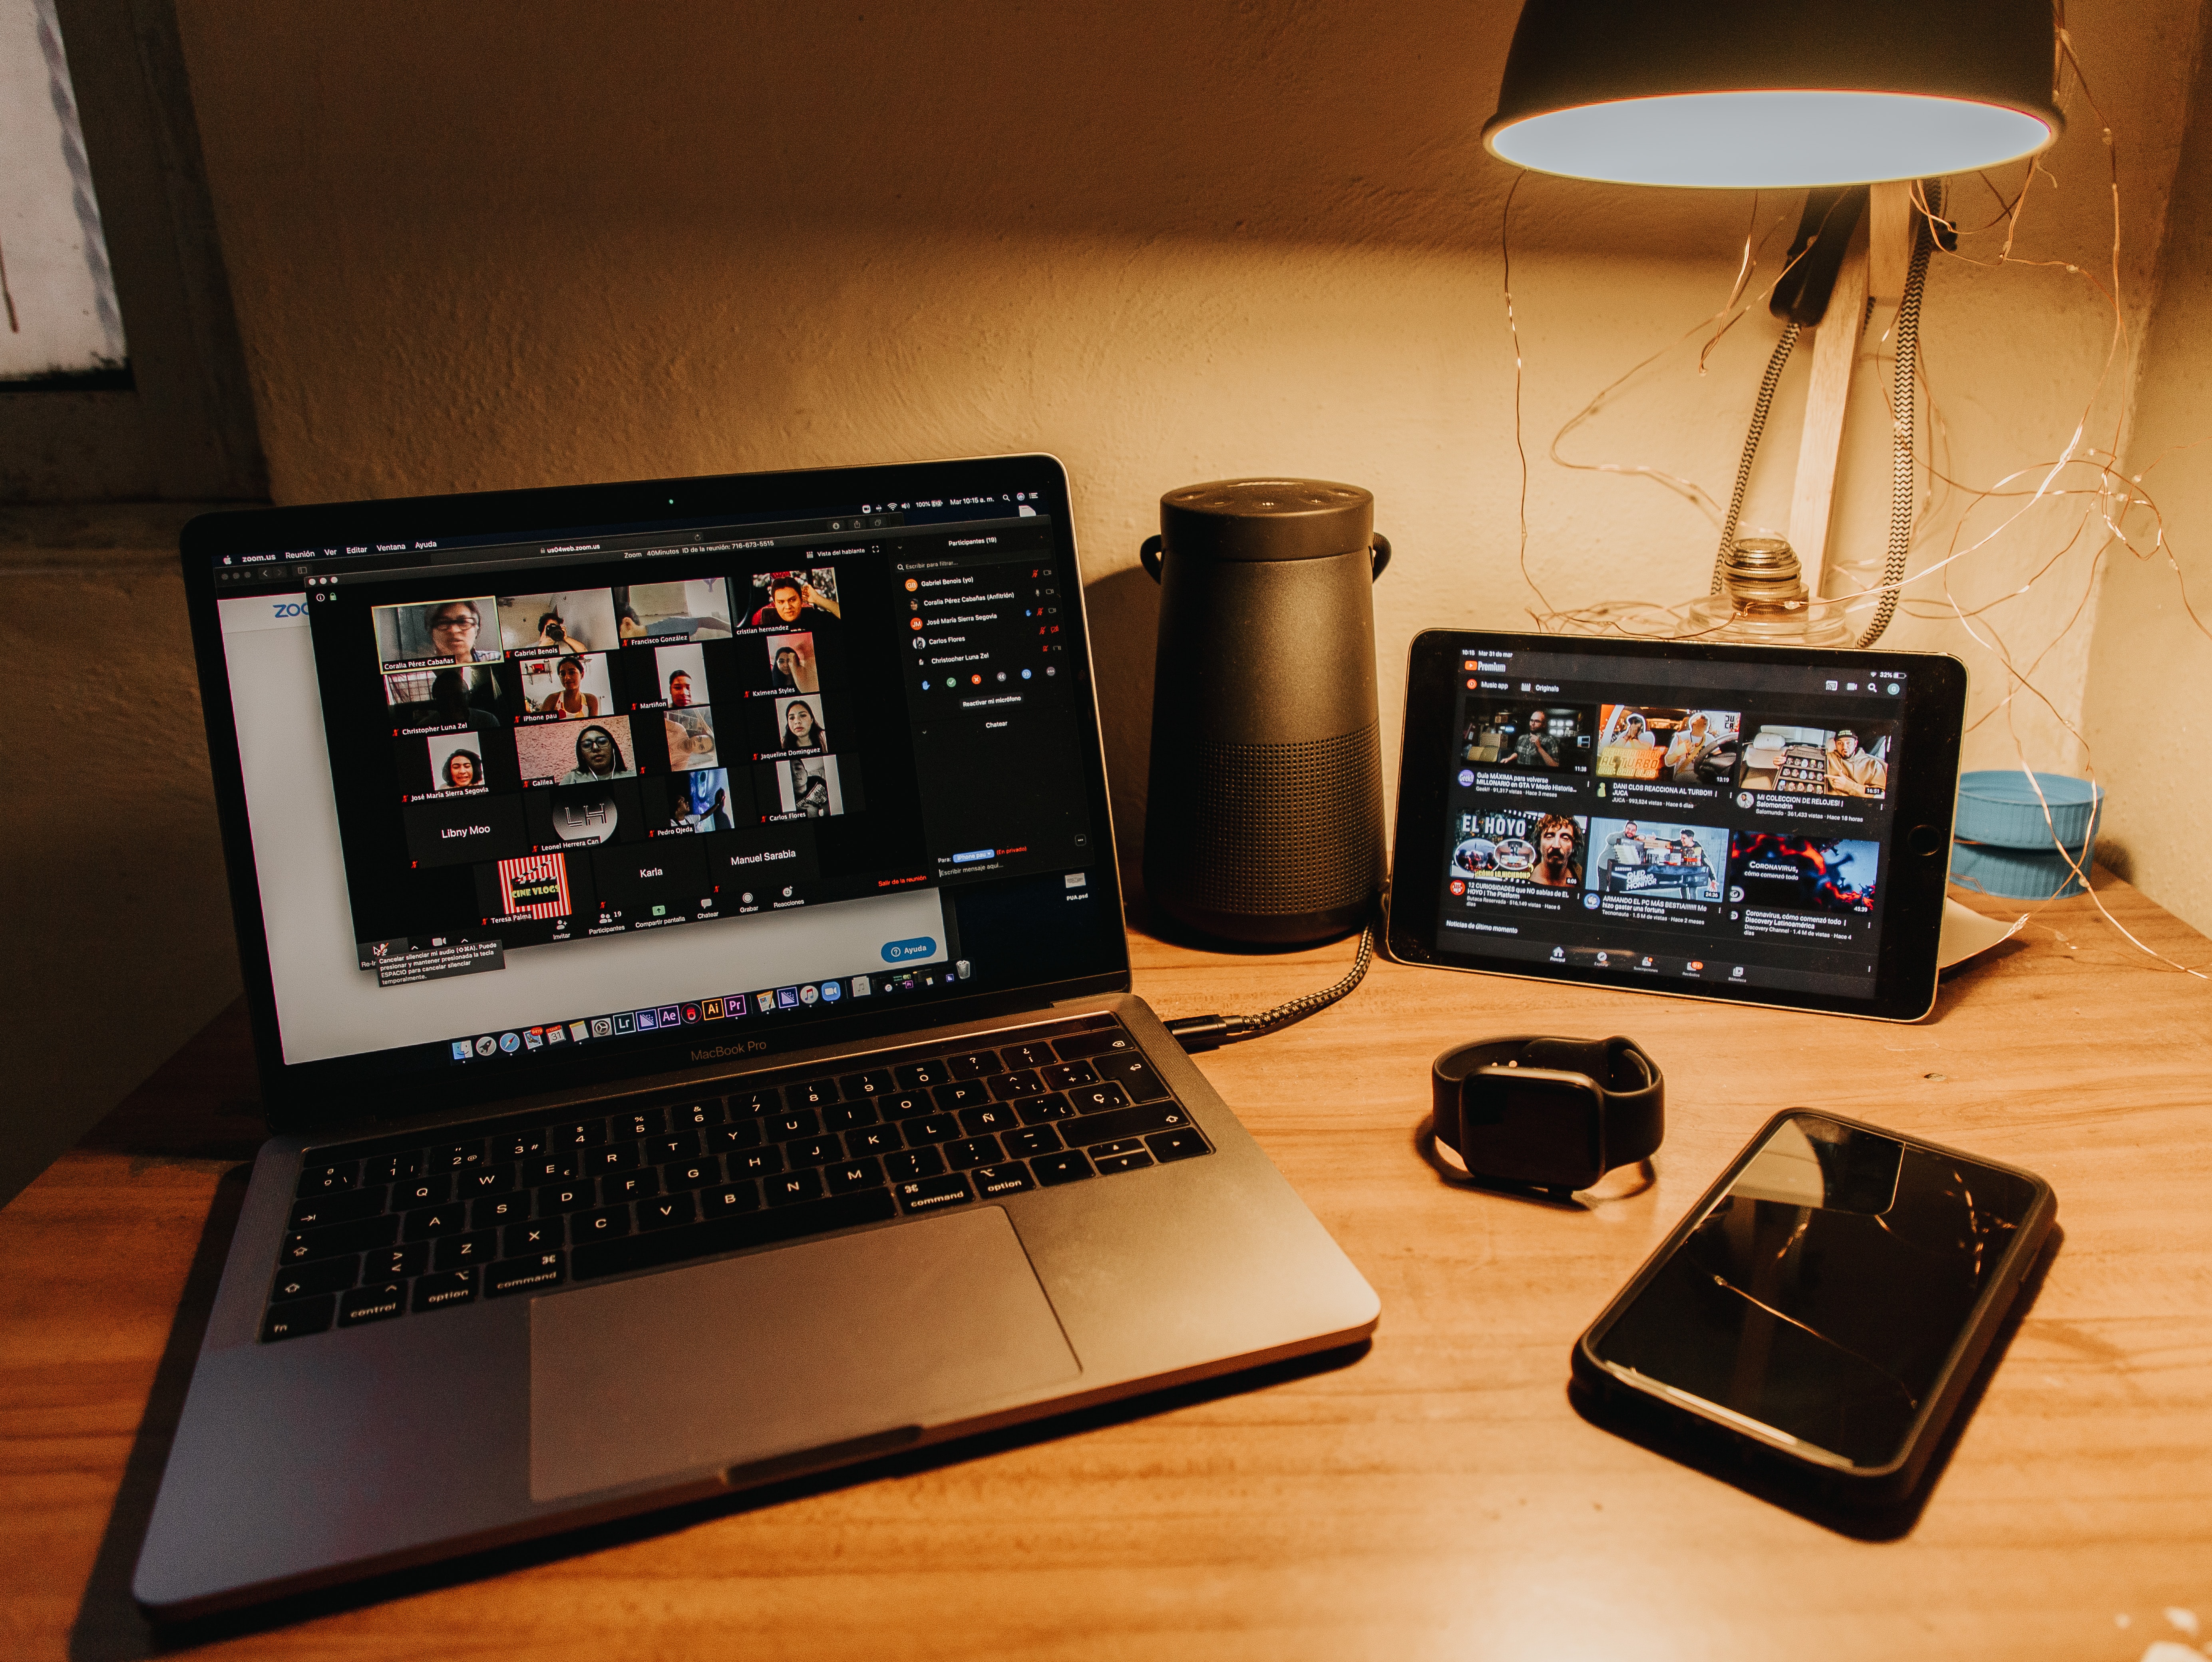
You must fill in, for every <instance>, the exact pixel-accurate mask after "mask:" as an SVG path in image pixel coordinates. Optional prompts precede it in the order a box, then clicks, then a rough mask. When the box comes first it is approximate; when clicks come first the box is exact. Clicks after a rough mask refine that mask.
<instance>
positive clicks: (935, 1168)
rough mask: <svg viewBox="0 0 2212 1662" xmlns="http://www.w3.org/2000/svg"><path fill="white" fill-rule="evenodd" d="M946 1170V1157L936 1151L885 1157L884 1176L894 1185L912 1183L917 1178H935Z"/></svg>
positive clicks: (926, 1150)
mask: <svg viewBox="0 0 2212 1662" xmlns="http://www.w3.org/2000/svg"><path fill="white" fill-rule="evenodd" d="M944 1169H945V1156H943V1155H941V1154H939V1153H938V1151H937V1150H936V1149H911V1150H909V1151H908V1152H907V1153H904V1154H887V1155H885V1156H884V1176H886V1177H888V1178H890V1180H891V1181H892V1182H894V1183H901V1182H911V1181H912V1180H914V1179H915V1178H917V1177H935V1176H936V1175H937V1174H939V1172H941V1171H943V1170H944Z"/></svg>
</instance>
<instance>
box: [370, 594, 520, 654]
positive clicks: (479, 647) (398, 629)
mask: <svg viewBox="0 0 2212 1662" xmlns="http://www.w3.org/2000/svg"><path fill="white" fill-rule="evenodd" d="M496 616H497V608H496V607H495V604H494V602H493V600H492V597H490V596H489V595H476V596H472V597H471V596H458V597H454V598H453V599H451V600H430V601H415V602H411V603H410V604H406V605H404V606H373V607H371V608H370V609H369V617H370V621H371V623H372V626H373V627H374V628H375V630H376V657H377V661H378V662H379V663H380V664H383V665H384V666H385V668H386V669H387V670H392V669H402V670H410V669H433V670H435V669H437V668H439V667H440V666H441V665H444V664H452V665H454V666H457V667H458V666H462V665H465V664H489V663H495V662H496V661H497V660H498V659H499V658H500V656H501V653H500V646H499V641H498V640H497V638H496V636H495V633H494V631H495V627H496V625H495V618H496Z"/></svg>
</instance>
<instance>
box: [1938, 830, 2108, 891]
mask: <svg viewBox="0 0 2212 1662" xmlns="http://www.w3.org/2000/svg"><path fill="white" fill-rule="evenodd" d="M2069 852H2071V853H2072V854H2073V856H2074V858H2075V861H2076V862H2077V863H2078V864H2080V866H2081V870H2084V871H2087V870H2088V869H2089V849H2088V846H2087V844H2084V845H2082V846H2081V847H2079V848H2075V849H2072V850H2069ZM1951 881H1952V882H1953V883H1956V884H1958V885H1959V887H1960V888H1961V889H1972V890H1974V891H1975V892H1976V893H1977V894H1981V895H1997V896H1999V897H2001V898H2002V899H2004V900H2008V901H2057V900H2063V899H2065V897H2066V896H2067V895H2079V894H2081V892H2082V889H2083V884H2082V883H2081V879H2080V878H2079V877H2077V876H2075V875H2074V868H2073V867H2072V866H2070V865H2069V864H2067V863H2066V860H2065V858H2064V857H2063V856H2062V855H2061V854H2060V853H2059V852H2058V851H2057V849H2056V848H2048V849H2047V852H2044V853H2040V854H2033V853H2030V852H2027V850H2025V849H2021V848H2000V847H1998V846H1996V845H1995V844H1993V843H1966V842H1954V843H1953V844H1952V845H1951Z"/></svg>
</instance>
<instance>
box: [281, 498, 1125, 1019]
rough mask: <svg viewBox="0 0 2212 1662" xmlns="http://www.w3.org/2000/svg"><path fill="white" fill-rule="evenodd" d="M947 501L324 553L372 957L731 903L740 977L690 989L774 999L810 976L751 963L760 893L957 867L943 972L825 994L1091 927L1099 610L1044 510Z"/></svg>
mask: <svg viewBox="0 0 2212 1662" xmlns="http://www.w3.org/2000/svg"><path fill="white" fill-rule="evenodd" d="M932 506H942V505H932ZM1007 512H1010V511H1007ZM1028 512H1029V511H1028V510H1027V509H1024V510H1023V513H1025V514H1026V513H1028ZM938 518H939V520H940V521H942V523H933V524H927V525H912V524H894V525H889V526H885V525H884V522H883V521H882V520H877V521H874V522H872V528H871V529H870V531H869V532H868V535H867V537H866V540H862V541H854V540H852V539H850V538H846V539H842V540H841V539H839V538H837V537H819V536H787V537H779V536H774V535H762V536H755V535H750V534H749V531H750V530H754V529H773V528H748V527H742V526H733V527H724V528H721V529H720V530H719V531H707V532H705V533H703V534H701V533H696V532H694V533H690V534H689V535H687V536H684V537H676V536H673V535H670V536H667V537H664V538H663V539H661V540H662V541H664V542H665V543H669V544H671V545H670V546H661V547H643V548H641V547H638V546H635V545H636V544H639V543H652V542H653V540H654V539H653V538H652V537H618V538H617V537H611V538H607V539H605V540H604V541H598V540H591V539H584V538H580V539H578V540H577V541H575V542H574V543H560V542H547V543H532V544H528V545H509V546H507V547H504V548H495V549H483V548H472V547H468V546H465V545H464V546H458V547H453V548H451V549H437V548H436V546H435V544H431V545H420V544H418V545H416V548H417V549H420V548H423V547H426V546H427V547H428V549H430V550H431V557H429V558H428V560H426V559H425V557H424V555H422V554H420V553H416V552H415V551H414V550H412V549H410V550H407V551H404V552H401V551H398V550H395V551H394V553H393V555H392V561H390V563H389V564H386V565H384V566H383V567H381V568H380V567H379V566H378V565H377V563H376V562H374V561H369V562H366V568H355V569H348V570H343V571H337V570H333V571H331V572H330V573H329V574H326V575H325V574H319V573H318V572H317V570H316V568H315V567H312V566H310V567H307V575H306V576H305V577H304V578H303V579H301V580H302V581H303V584H304V586H305V591H306V594H307V602H308V603H309V604H308V606H307V610H308V622H309V625H310V628H311V629H312V631H313V644H314V657H315V664H316V675H317V678H318V681H319V685H320V690H321V695H322V710H323V723H324V726H325V732H326V736H327V740H328V749H329V761H330V768H331V780H332V784H333V787H334V791H335V796H336V800H337V810H338V816H337V817H338V828H339V833H340V838H341V840H342V843H343V857H344V867H345V883H346V890H347V896H348V899H349V903H350V906H351V908H352V913H353V923H354V933H355V937H356V947H357V952H358V958H359V964H358V967H359V968H360V969H362V971H364V972H369V971H375V972H377V973H378V974H380V975H382V976H384V977H386V978H388V979H387V980H386V983H385V984H386V985H394V986H396V985H404V984H408V983H410V982H412V981H415V980H421V979H422V978H423V976H424V975H426V974H427V975H430V976H445V975H450V974H469V973H477V972H479V971H481V970H485V969H494V968H497V967H500V966H501V964H502V963H503V962H504V961H505V955H506V954H507V953H510V952H513V951H514V950H516V949H523V948H541V949H546V950H548V951H550V952H554V953H559V952H562V951H575V950H578V949H580V944H579V943H586V942H590V941H592V940H593V939H596V938H598V937H608V936H620V935H634V934H636V933H638V932H640V931H653V930H662V929H667V928H671V927H673V926H678V925H685V926H689V927H690V928H693V929H696V928H698V927H701V926H706V927H714V928H733V929H736V930H738V931H740V934H739V935H738V936H734V937H732V964H733V965H734V966H738V967H733V969H732V973H731V974H730V975H729V976H728V980H730V982H731V983H732V985H731V986H728V987H726V988H724V987H720V986H717V987H712V988H709V987H701V988H700V989H698V992H699V994H700V997H699V998H698V999H697V1000H696V1001H691V1002H686V1003H683V1004H680V1006H679V1007H680V1008H681V1009H682V1010H684V1011H687V1012H688V1011H689V1010H690V1009H692V1008H694V1007H695V1005H696V1007H701V1008H703V1007H705V1006H706V1005H707V1004H709V1003H710V1002H711V1004H712V1006H713V1013H714V1016H716V1017H717V1018H721V1017H724V1016H740V1015H745V1014H765V1013H772V1012H773V1011H774V1010H775V1005H776V1001H777V1000H778V998H780V997H781V995H782V994H783V993H785V992H789V991H792V990H790V989H780V988H775V987H762V988H753V987H750V986H747V985H745V980H746V978H745V975H744V974H743V972H742V966H743V965H744V961H745V957H744V946H743V936H742V931H743V930H744V922H743V920H744V919H747V918H749V917H750V916H752V915H754V914H761V913H787V912H794V911H799V910H800V909H802V908H805V907H819V906H821V905H823V904H824V903H828V902H836V901H853V900H859V899H862V898H864V897H869V896H878V897H890V896H894V895H908V896H909V897H912V896H915V894H916V892H917V891H927V890H928V889H933V888H935V889H945V890H946V891H947V897H948V903H947V904H946V905H945V907H944V908H943V912H944V918H945V927H944V930H943V931H933V932H940V933H949V934H950V935H951V936H952V937H954V939H953V940H952V941H951V942H949V943H939V942H936V941H931V942H929V943H927V944H928V946H929V948H930V953H929V956H930V958H931V962H930V963H929V965H928V966H927V968H926V969H921V968H918V969H917V970H916V971H915V972H914V973H913V974H907V975H904V976H902V974H901V973H900V971H899V970H898V968H897V967H896V965H895V964H894V965H893V966H891V967H889V968H888V969H886V970H885V971H884V973H882V974H875V975H872V976H840V977H837V978H836V979H835V980H834V981H829V982H823V984H821V985H818V986H817V985H815V984H812V983H808V984H806V985H805V986H803V987H802V988H800V989H798V991H801V992H804V993H805V994H806V995H808V996H806V997H805V999H804V1003H805V1005H806V1006H808V1007H810V1008H811V1007H814V1006H816V1005H817V1000H818V1001H820V1002H822V1003H823V1004H829V1003H834V1002H836V1001H837V1000H839V999H841V998H857V997H862V996H871V997H874V998H877V999H878V1002H880V1001H881V998H882V997H883V995H885V994H894V993H896V992H900V991H906V992H912V991H915V990H916V988H918V987H919V986H921V983H922V982H923V981H924V980H927V984H928V985H929V986H933V987H934V986H936V984H937V983H938V982H939V980H942V981H943V983H944V985H945V988H946V989H947V990H951V989H952V988H953V986H954V985H955V983H956V980H957V982H958V983H960V984H962V986H963V990H965V989H966V988H967V987H969V986H972V987H973V988H974V989H975V990H981V988H982V987H983V986H985V985H987V984H990V985H1007V984H1012V983H1015V982H1018V981H1019V980H1021V979H1023V978H1024V977H1025V976H1030V975H1035V974H1039V972H1040V971H1042V970H1043V969H1046V968H1048V966H1044V965H1042V964H1039V963H1035V962H1030V960H1032V959H1036V958H1037V957H1039V956H1040V955H1042V954H1044V953H1047V952H1048V951H1050V950H1051V949H1052V947H1051V946H1050V945H1049V944H1048V943H1047V942H1048V940H1049V939H1050V938H1051V937H1048V936H1047V935H1046V934H1045V933H1044V932H1043V931H1040V929H1039V928H1038V925H1040V924H1049V925H1054V926H1056V927H1059V928H1060V929H1061V930H1063V931H1064V930H1065V929H1066V925H1068V924H1069V922H1070V921H1071V919H1068V918H1067V917H1066V915H1065V907H1063V904H1062V890H1063V889H1066V888H1070V887H1073V885H1069V884H1068V883H1067V874H1068V871H1069V870H1070V868H1072V867H1075V866H1077V865H1079V864H1083V863H1086V862H1087V861H1088V860H1089V859H1090V858H1091V854H1092V852H1093V851H1092V847H1091V835H1090V831H1091V827H1090V824H1089V820H1088V812H1087V807H1086V804H1087V800H1088V798H1087V791H1086V774H1085V767H1084V765H1083V761H1082V757H1083V755H1084V752H1085V742H1084V740H1085V732H1086V731H1087V729H1086V726H1085V719H1084V718H1085V706H1084V701H1083V699H1082V697H1081V695H1082V693H1083V691H1084V688H1085V682H1084V679H1083V676H1082V672H1081V667H1080V660H1079V658H1071V657H1070V656H1069V655H1068V647H1069V646H1070V645H1071V644H1072V642H1073V640H1075V639H1076V637H1077V633H1078V632H1077V630H1076V627H1075V623H1074V619H1075V617H1076V616H1078V614H1076V613H1075V612H1074V611H1073V609H1072V608H1071V610H1070V611H1069V612H1068V613H1067V614H1066V615H1065V616H1063V614H1062V613H1061V611H1060V592H1059V587H1058V580H1057V578H1056V576H1055V573H1054V555H1053V544H1052V539H1051V533H1050V530H1049V527H1048V524H1047V522H1046V521H1044V520H1042V519H1036V518H1023V519H1003V520H1001V519H996V518H995V517H993V518H990V519H983V518H977V517H975V515H974V511H973V510H971V511H970V513H969V515H968V516H963V515H959V514H957V513H945V514H941V515H939V516H938ZM349 563H351V564H353V565H355V566H356V567H362V565H363V563H364V562H359V561H355V562H349ZM1063 628H1065V629H1066V634H1063V633H1062V631H1063ZM303 760H307V759H303ZM313 760H315V761H319V758H316V759H313ZM1016 880H1020V881H1016ZM954 889H960V890H963V891H978V894H977V899H978V904H977V905H975V907H961V906H957V905H955V904H952V903H951V891H952V890H954ZM1028 889H1036V890H1037V891H1038V894H1039V895H1042V897H1043V901H1040V904H1039V906H1038V907H1024V905H1022V904H1021V903H1020V896H1021V895H1022V894H1024V893H1025V892H1026V891H1027V890H1028ZM983 890H990V891H992V894H991V895H989V896H984V895H981V893H980V891H983ZM1067 898H1076V897H1075V896H1074V895H1068V896H1067ZM1081 898H1083V899H1085V900H1087V899H1088V895H1087V892H1086V893H1085V894H1084V895H1082V896H1081ZM1044 901H1049V906H1048V907H1047V906H1045V905H1044ZM888 903H889V902H888V899H886V904H888ZM907 904H908V916H911V915H913V914H912V913H911V905H912V900H911V898H909V900H908V903H907ZM1031 913H1034V914H1035V915H1033V916H1032V915H1030V914H1031ZM1078 932H1080V931H1078ZM1058 938H1059V941H1060V944H1061V945H1063V946H1065V945H1066V942H1067V939H1068V937H1066V935H1065V934H1063V935H1061V936H1060V937H1058ZM916 949H917V952H919V943H917V946H916ZM886 950H887V951H888V950H890V949H888V948H887V949H886ZM403 959H404V961H405V962H406V963H407V964H408V965H410V966H413V967H415V971H416V973H414V974H394V969H395V965H396V963H397V962H398V961H400V960H403ZM424 966H428V967H427V968H426V967H424ZM906 981H912V982H914V983H915V987H907V986H903V983H904V982H906ZM588 1002H590V1000H588V999H584V998H580V1003H588ZM783 1002H784V1003H785V1004H790V1003H791V1002H792V1000H791V999H790V998H785V999H784V1000H783ZM549 1014H550V1015H551V1016H566V1015H574V1016H579V1017H581V1016H586V1015H597V1014H598V1012H597V1010H596V1009H594V1010H592V1011H588V1012H587V1011H585V1010H574V1011H557V1010H556V1011H552V1012H549ZM680 1019H682V1020H685V1021H688V1020H690V1019H692V1018H691V1017H690V1015H689V1014H688V1013H687V1014H685V1015H684V1016H682V1017H681V1018H680ZM663 1024H664V1025H665V1022H664V1023H663ZM564 1025H568V1024H567V1023H564V1022H560V1021H553V1022H548V1023H546V1024H545V1026H546V1028H547V1030H548V1031H549V1032H550V1029H551V1028H554V1027H560V1026H564ZM576 1025H580V1026H582V1027H584V1028H585V1031H586V1033H587V1034H590V1033H593V1032H594V1031H595V1029H594V1028H592V1026H591V1025H590V1024H589V1023H588V1022H578V1023H576ZM639 1025H640V1026H642V1025H645V1023H644V1022H640V1023H639ZM630 1030H631V1028H630V1027H629V1024H628V1023H627V1022H625V1024H624V1025H623V1027H622V1028H620V1029H619V1031H621V1032H629V1031H630ZM460 1047H461V1046H460V1043H459V1041H456V1045H455V1050H456V1055H457V1057H458V1055H459V1050H460Z"/></svg>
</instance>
